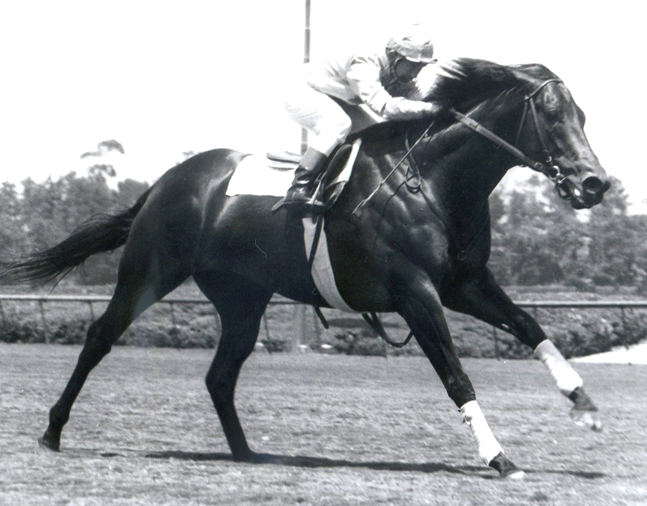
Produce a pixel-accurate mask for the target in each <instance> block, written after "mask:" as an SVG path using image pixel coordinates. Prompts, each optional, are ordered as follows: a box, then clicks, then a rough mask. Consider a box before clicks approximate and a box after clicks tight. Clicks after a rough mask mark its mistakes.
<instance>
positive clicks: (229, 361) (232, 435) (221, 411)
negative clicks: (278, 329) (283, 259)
mask: <svg viewBox="0 0 647 506" xmlns="http://www.w3.org/2000/svg"><path fill="white" fill-rule="evenodd" d="M194 277H195V280H196V282H197V283H198V286H199V287H200V289H202V291H203V292H204V293H205V294H206V295H207V297H209V299H210V300H211V301H212V302H213V304H214V305H215V306H216V309H217V310H218V314H219V315H220V321H221V323H222V335H221V337H220V342H219V344H218V350H217V351H216V356H215V358H214V359H213V363H212V364H211V367H210V368H209V372H208V373H207V377H206V383H207V389H208V390H209V394H210V395H211V399H212V401H213V404H214V406H215V408H216V411H217V412H218V417H219V418H220V423H221V424H222V428H223V431H224V433H225V437H226V438H227V443H228V444H229V448H230V449H231V453H232V456H233V459H234V460H236V461H244V462H255V461H258V460H260V459H261V457H260V456H259V455H257V454H256V453H254V452H253V451H251V450H250V448H249V446H248V444H247V440H246V438H245V434H244V432H243V428H242V427H241V425H240V421H239V419H238V415H237V413H236V407H235V405H234V390H235V388H236V381H237V379H238V374H239V372H240V368H241V367H242V365H243V362H244V361H245V360H246V359H247V357H249V355H250V354H251V353H252V351H253V350H254V345H255V344H256V339H257V337H258V331H259V328H260V324H261V318H262V316H263V313H264V312H265V308H266V307H267V304H268V302H269V301H270V298H271V297H272V292H271V291H267V290H264V289H262V288H261V287H259V286H257V285H253V284H250V283H249V282H247V281H244V280H241V279H240V278H238V277H236V276H234V275H212V274H210V275H202V276H201V275H195V276H194Z"/></svg>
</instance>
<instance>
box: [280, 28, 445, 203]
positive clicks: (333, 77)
mask: <svg viewBox="0 0 647 506" xmlns="http://www.w3.org/2000/svg"><path fill="white" fill-rule="evenodd" d="M433 53H434V46H433V44H432V43H431V40H430V38H429V34H428V33H427V31H426V30H425V29H424V28H423V27H422V26H421V25H417V24H416V25H413V26H409V27H407V28H406V30H405V31H404V32H403V33H401V34H399V35H396V36H394V37H391V38H390V39H389V40H388V42H387V43H386V46H385V48H384V49H382V50H381V51H380V52H378V53H377V54H359V53H356V54H350V55H346V56H345V57H343V58H339V59H332V60H329V61H327V62H325V63H308V64H306V65H305V80H303V81H301V82H299V83H296V86H294V87H293V88H294V89H292V90H290V93H289V95H288V97H289V98H288V99H287V100H286V103H285V108H286V111H287V113H288V115H289V116H290V117H291V118H292V119H293V120H295V121H296V122H297V123H298V124H299V125H301V126H302V127H303V128H305V129H306V130H307V131H308V132H310V133H311V134H313V137H312V138H311V142H310V144H309V146H308V149H307V150H306V152H305V153H304V155H303V157H302V158H301V162H300V164H299V166H298V168H297V169H296V172H295V174H294V181H293V182H292V186H291V187H290V189H289V190H288V192H287V194H286V196H285V199H284V201H283V203H282V205H289V204H301V205H303V204H305V203H306V202H307V201H308V200H310V198H311V196H312V193H313V192H314V190H315V188H314V181H315V179H316V178H317V177H318V176H319V174H320V173H321V171H322V170H323V169H324V167H325V165H326V160H327V159H328V156H329V155H330V154H331V153H332V152H333V151H334V149H335V148H336V147H337V146H338V145H339V144H340V143H342V142H343V141H344V140H345V139H346V136H347V135H348V134H349V132H350V131H351V127H352V122H351V119H350V117H349V116H348V115H347V114H346V112H344V110H343V109H342V107H341V106H340V105H339V104H338V103H337V101H341V102H345V103H347V104H351V105H355V106H360V105H362V104H364V105H365V106H367V107H368V108H369V109H370V111H371V112H373V113H375V114H377V116H378V117H379V118H380V119H383V120H404V119H415V118H421V117H424V116H427V115H432V114H434V113H435V112H436V111H437V106H435V105H433V104H431V103H428V102H422V101H419V100H414V99H409V98H405V96H411V95H412V92H414V90H415V89H416V87H415V80H416V77H417V76H418V73H419V72H420V70H421V69H422V68H423V67H424V66H426V65H427V64H430V63H435V62H436V60H435V59H434V58H433ZM336 100H337V101H336Z"/></svg>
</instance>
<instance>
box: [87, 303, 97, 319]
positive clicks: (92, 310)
mask: <svg viewBox="0 0 647 506" xmlns="http://www.w3.org/2000/svg"><path fill="white" fill-rule="evenodd" d="M88 306H90V319H91V320H92V321H93V322H94V321H95V320H96V319H97V317H96V316H95V315H94V306H93V305H92V301H91V300H89V301H88Z"/></svg>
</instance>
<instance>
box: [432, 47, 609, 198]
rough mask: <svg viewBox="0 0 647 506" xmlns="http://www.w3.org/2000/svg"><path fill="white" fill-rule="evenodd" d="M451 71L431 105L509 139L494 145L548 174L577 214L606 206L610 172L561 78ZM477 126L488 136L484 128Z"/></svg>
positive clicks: (509, 70) (507, 69)
mask: <svg viewBox="0 0 647 506" xmlns="http://www.w3.org/2000/svg"><path fill="white" fill-rule="evenodd" d="M445 70H446V75H443V76H442V77H440V79H439V81H438V82H437V83H436V86H435V88H434V89H433V90H432V91H431V93H430V94H429V96H428V97H427V100H432V101H437V102H439V103H440V104H442V105H444V106H445V107H446V108H447V109H450V110H452V111H454V113H455V114H456V113H458V115H457V117H459V116H460V117H462V120H461V121H462V122H463V123H465V124H467V126H470V121H472V120H473V119H478V120H479V121H482V122H483V123H487V124H490V125H491V127H492V128H493V129H495V132H496V130H498V131H499V133H500V134H501V136H502V137H503V138H501V137H497V136H496V135H494V137H495V138H492V136H490V137H489V138H490V140H492V141H493V142H494V144H496V145H497V147H501V145H503V147H504V148H506V150H507V151H508V152H509V153H512V154H513V155H514V156H515V157H516V158H517V161H520V162H521V163H522V164H525V165H528V166H529V167H531V168H532V169H534V170H537V171H540V172H543V173H544V174H545V175H546V176H547V177H548V178H549V179H551V180H552V181H553V183H554V184H555V186H556V188H557V191H558V193H559V195H560V197H562V198H563V199H566V200H569V201H570V203H571V205H572V206H573V207H574V208H575V209H583V208H590V207H593V206H594V205H596V204H599V203H600V202H601V201H602V198H603V196H604V192H606V191H607V190H608V189H609V187H610V184H609V182H608V178H607V175H606V172H605V171H604V169H603V168H602V166H601V165H600V162H599V161H598V159H597V157H596V156H595V154H594V153H593V151H592V150H591V147H590V146H589V143H588V141H587V139H586V135H585V134H584V120H585V118H584V113H583V112H582V110H581V109H580V108H579V107H578V106H577V104H575V102H574V100H573V97H572V96H571V94H570V92H569V91H568V89H567V88H566V86H565V85H564V84H563V83H562V81H561V80H560V79H559V78H558V77H557V76H556V75H555V74H553V73H552V72H550V71H549V70H548V69H547V68H546V67H543V66H541V65H518V66H504V65H497V64H495V63H491V62H486V61H483V60H472V59H459V60H457V61H456V62H453V63H452V64H451V66H448V67H446V68H445ZM461 113H463V114H461ZM493 116H498V117H499V119H498V120H496V119H494V118H493ZM472 123H473V124H472V125H471V128H473V129H474V130H476V131H477V132H479V133H481V134H482V135H483V129H482V128H481V129H480V130H479V128H478V127H481V126H482V125H480V124H479V123H476V122H473V121H472ZM497 124H498V125H497ZM475 125H478V127H475ZM485 130H487V129H485ZM487 133H488V134H492V133H493V132H489V131H488V132H487ZM515 134H516V135H515ZM485 136H486V137H487V136H488V135H485ZM505 139H507V141H506V140H505ZM500 141H501V142H500ZM499 151H500V150H499Z"/></svg>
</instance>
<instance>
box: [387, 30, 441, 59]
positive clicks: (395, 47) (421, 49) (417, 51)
mask: <svg viewBox="0 0 647 506" xmlns="http://www.w3.org/2000/svg"><path fill="white" fill-rule="evenodd" d="M386 49H387V50H391V51H395V52H396V53H398V54H400V55H401V56H404V57H405V58H406V59H407V60H411V61H414V62H417V63H425V64H427V63H435V62H436V59H435V58H434V45H433V43H432V42H431V38H430V36H429V32H428V31H427V30H426V29H425V28H424V27H423V26H422V25H419V24H415V25H409V26H408V27H406V28H404V29H403V30H401V31H400V33H398V34H397V35H394V36H393V37H391V38H390V39H389V40H388V42H387V43H386Z"/></svg>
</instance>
